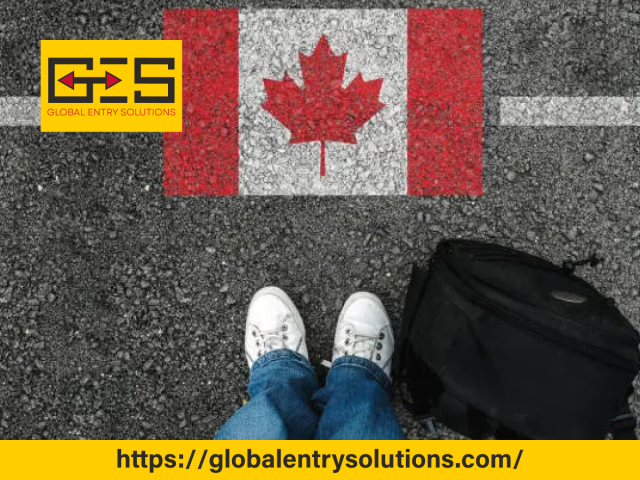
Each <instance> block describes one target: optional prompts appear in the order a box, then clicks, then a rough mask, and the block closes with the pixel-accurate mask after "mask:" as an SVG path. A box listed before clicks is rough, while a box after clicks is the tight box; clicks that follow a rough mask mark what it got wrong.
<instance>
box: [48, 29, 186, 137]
mask: <svg viewBox="0 0 640 480" xmlns="http://www.w3.org/2000/svg"><path fill="white" fill-rule="evenodd" d="M40 51H41V71H42V80H41V83H42V85H41V92H42V98H41V103H40V105H41V106H40V108H41V110H40V113H41V120H40V125H41V126H40V130H41V131H43V132H181V131H182V41H181V40H42V41H41V42H40Z"/></svg>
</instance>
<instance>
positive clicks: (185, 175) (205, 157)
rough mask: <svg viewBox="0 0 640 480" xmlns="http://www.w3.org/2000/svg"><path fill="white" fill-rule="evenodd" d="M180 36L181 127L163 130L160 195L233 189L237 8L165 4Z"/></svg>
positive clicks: (172, 35)
mask: <svg viewBox="0 0 640 480" xmlns="http://www.w3.org/2000/svg"><path fill="white" fill-rule="evenodd" d="M164 38H165V39H167V40H182V85H183V88H182V100H183V124H182V133H165V134H164V164H163V187H164V193H165V195H193V196H197V195H237V193H238V158H239V151H238V123H239V120H238V117H239V114H238V85H239V83H238V11H237V10H165V12H164Z"/></svg>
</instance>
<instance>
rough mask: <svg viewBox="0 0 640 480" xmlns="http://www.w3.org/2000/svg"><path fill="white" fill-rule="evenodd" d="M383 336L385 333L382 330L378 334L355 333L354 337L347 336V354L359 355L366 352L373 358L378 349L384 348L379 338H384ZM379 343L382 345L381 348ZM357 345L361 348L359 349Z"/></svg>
mask: <svg viewBox="0 0 640 480" xmlns="http://www.w3.org/2000/svg"><path fill="white" fill-rule="evenodd" d="M381 335H382V336H381ZM383 338H384V333H382V332H380V333H378V334H377V335H365V334H361V333H354V334H353V336H352V337H347V339H346V340H345V345H346V346H347V348H345V349H344V351H345V354H347V355H358V354H359V353H364V354H367V355H368V358H369V360H370V359H372V358H373V354H374V353H375V351H376V349H379V350H381V349H382V343H379V342H378V340H382V339H383ZM378 345H379V346H380V347H379V348H378ZM356 346H359V349H357V348H356Z"/></svg>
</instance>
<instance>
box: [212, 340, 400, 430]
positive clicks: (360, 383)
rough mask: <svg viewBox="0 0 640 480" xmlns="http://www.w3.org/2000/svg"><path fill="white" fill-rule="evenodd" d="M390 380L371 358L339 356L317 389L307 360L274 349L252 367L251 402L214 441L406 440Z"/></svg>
mask: <svg viewBox="0 0 640 480" xmlns="http://www.w3.org/2000/svg"><path fill="white" fill-rule="evenodd" d="M390 387H391V382H390V381H389V378H388V377H387V375H386V374H385V373H384V372H383V371H382V370H381V369H380V367H378V366H377V365H375V364H374V363H373V362H370V361H369V360H366V359H364V358H360V357H350V356H347V357H342V358H339V359H338V360H336V361H335V362H333V365H332V367H331V370H330V372H329V376H328V377H327V383H326V385H325V386H324V387H323V388H320V385H319V383H318V379H317V378H316V375H315V372H314V371H313V368H312V367H311V364H310V363H309V361H308V360H307V359H306V358H304V357H303V356H302V355H300V354H298V353H296V352H293V351H291V350H284V349H281V350H273V351H271V352H269V353H267V354H266V355H264V356H263V357H261V358H259V359H258V360H257V361H256V362H255V363H254V364H253V367H252V368H251V377H250V380H249V395H250V396H251V401H249V402H248V403H247V404H246V405H244V406H243V407H242V408H240V409H239V410H238V411H237V412H236V413H235V414H234V415H233V416H232V417H231V418H230V419H229V420H228V421H227V423H225V424H224V425H223V426H222V428H221V429H220V431H219V432H218V434H217V435H216V437H215V438H216V440H311V439H316V440H404V439H405V436H404V434H403V433H402V429H401V428H400V425H399V424H398V420H397V418H396V415H395V412H394V411H393V407H392V405H391V402H390Z"/></svg>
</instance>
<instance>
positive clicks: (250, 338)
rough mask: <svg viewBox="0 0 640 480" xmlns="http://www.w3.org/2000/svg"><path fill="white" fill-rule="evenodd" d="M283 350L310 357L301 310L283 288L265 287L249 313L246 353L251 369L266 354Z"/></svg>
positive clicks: (253, 302)
mask: <svg viewBox="0 0 640 480" xmlns="http://www.w3.org/2000/svg"><path fill="white" fill-rule="evenodd" d="M281 348H286V349H289V350H293V351H294V352H298V353H299V354H301V355H303V356H304V357H305V358H307V359H308V358H309V354H308V352H307V342H306V340H305V330H304V323H302V318H301V317H300V314H299V313H298V309H297V308H296V306H295V305H294V304H293V302H292V301H291V299H290V298H289V296H288V295H287V294H286V293H284V292H283V291H282V290H281V289H279V288H277V287H265V288H263V289H261V290H258V291H257V292H256V294H255V295H254V296H253V298H252V299H251V304H250V305H249V312H248V313H247V327H246V331H245V334H244V350H245V354H246V356H247V361H248V362H249V368H251V367H252V366H253V363H254V362H255V361H256V360H257V359H258V358H260V357H262V356H263V355H264V354H265V353H267V352H270V351H272V350H277V349H281Z"/></svg>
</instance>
